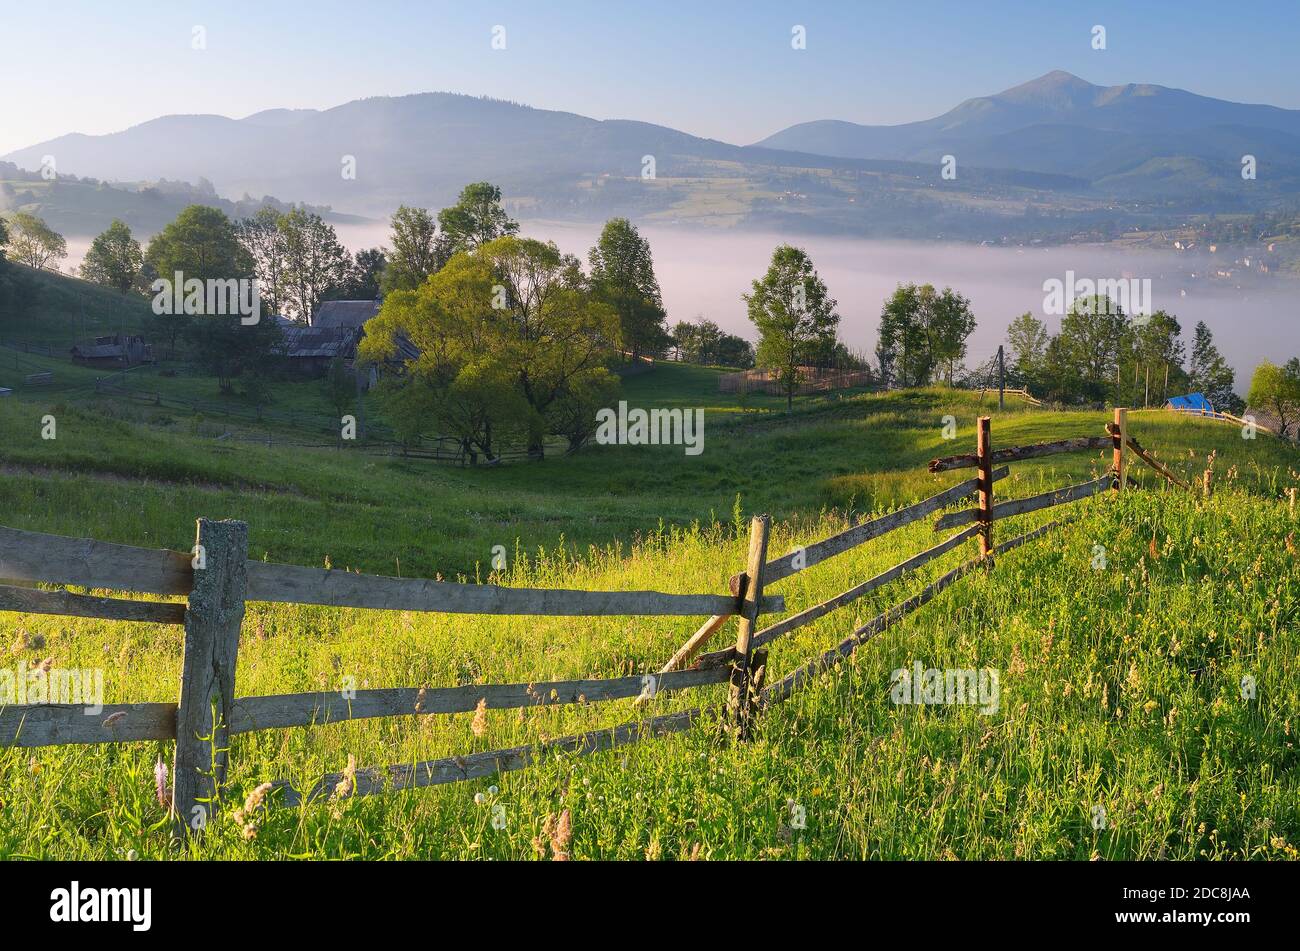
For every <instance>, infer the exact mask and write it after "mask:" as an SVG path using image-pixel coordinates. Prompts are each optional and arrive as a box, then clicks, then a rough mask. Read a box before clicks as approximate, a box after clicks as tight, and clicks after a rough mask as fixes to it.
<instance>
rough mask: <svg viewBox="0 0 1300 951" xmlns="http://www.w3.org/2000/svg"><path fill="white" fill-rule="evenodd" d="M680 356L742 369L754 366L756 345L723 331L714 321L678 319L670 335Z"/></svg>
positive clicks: (691, 361) (693, 360) (679, 357)
mask: <svg viewBox="0 0 1300 951" xmlns="http://www.w3.org/2000/svg"><path fill="white" fill-rule="evenodd" d="M669 340H670V341H671V343H672V346H673V348H674V349H675V350H676V351H677V356H678V359H680V360H684V361H686V362H687V363H704V364H712V365H717V366H725V367H739V368H740V369H742V370H745V369H748V368H750V367H752V366H753V365H754V345H753V344H752V343H750V342H749V341H748V340H746V339H745V338H744V337H737V336H736V335H735V334H729V333H724V332H723V330H722V329H721V328H720V327H719V326H718V325H717V324H715V323H714V322H713V321H711V320H705V319H704V318H703V317H696V318H695V321H694V322H691V321H686V320H679V321H678V322H677V324H676V325H675V326H674V327H673V331H672V334H671V335H670V337H669Z"/></svg>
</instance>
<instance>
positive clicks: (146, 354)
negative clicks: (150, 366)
mask: <svg viewBox="0 0 1300 951" xmlns="http://www.w3.org/2000/svg"><path fill="white" fill-rule="evenodd" d="M71 353H72V359H73V362H75V363H81V364H84V365H86V366H98V367H132V366H136V365H138V364H141V363H153V347H151V346H150V345H149V344H148V343H147V342H146V341H145V339H144V337H143V336H141V335H140V334H130V335H128V334H110V335H109V336H106V337H96V338H95V339H94V340H93V341H85V342H82V343H77V344H74V345H73V347H72V351H71Z"/></svg>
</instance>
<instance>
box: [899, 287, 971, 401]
mask: <svg viewBox="0 0 1300 951" xmlns="http://www.w3.org/2000/svg"><path fill="white" fill-rule="evenodd" d="M974 330H975V315H974V314H972V313H971V309H970V301H969V300H968V299H967V298H965V297H963V296H962V295H961V294H958V293H957V292H956V291H954V290H953V289H952V288H950V287H945V288H944V289H943V291H942V292H940V291H936V290H935V288H934V285H933V284H923V285H917V284H900V285H899V286H898V289H897V290H895V291H894V293H893V294H892V295H891V296H890V297H889V298H888V299H887V300H886V301H885V305H884V307H883V309H882V310H881V312H880V331H879V340H878V342H877V345H876V356H877V359H878V360H880V363H881V376H882V378H885V379H886V380H888V381H896V382H897V383H898V384H899V385H901V386H924V385H925V384H927V383H929V382H931V380H933V379H934V378H935V376H936V374H940V373H942V374H943V375H944V376H946V377H947V380H948V383H949V385H951V384H952V378H953V373H954V370H955V369H956V366H957V363H958V362H959V361H960V360H961V358H962V357H964V356H965V355H966V340H967V338H968V337H969V336H970V335H971V333H972V332H973V331H974Z"/></svg>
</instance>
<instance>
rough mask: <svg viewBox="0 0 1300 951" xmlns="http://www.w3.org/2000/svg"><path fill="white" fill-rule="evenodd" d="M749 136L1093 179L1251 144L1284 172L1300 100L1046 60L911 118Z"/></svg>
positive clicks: (781, 143)
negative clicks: (1179, 85)
mask: <svg viewBox="0 0 1300 951" xmlns="http://www.w3.org/2000/svg"><path fill="white" fill-rule="evenodd" d="M756 144H757V145H760V146H763V147H767V148H777V149H790V150H798V151H807V152H816V153H818V154H821V155H829V156H833V157H841V158H860V159H893V160H897V161H911V162H927V163H929V162H938V161H940V159H941V158H942V156H944V155H954V156H955V157H956V158H957V161H958V163H960V164H969V165H975V166H989V167H997V168H1016V169H1022V170H1026V171H1038V172H1045V173H1053V174H1062V175H1081V176H1083V177H1085V178H1088V179H1089V180H1090V181H1093V182H1094V183H1095V182H1097V181H1099V180H1104V179H1106V178H1107V177H1109V176H1121V175H1124V174H1125V173H1130V172H1132V171H1134V170H1135V169H1139V168H1141V166H1142V165H1143V164H1145V163H1150V162H1153V161H1156V160H1160V159H1180V158H1181V159H1191V160H1194V163H1195V164H1196V165H1197V166H1198V167H1201V168H1206V167H1208V166H1211V165H1213V166H1221V165H1222V164H1223V163H1225V162H1229V161H1232V162H1237V163H1240V160H1241V157H1242V156H1243V155H1247V154H1255V153H1256V152H1258V153H1261V154H1260V155H1259V156H1257V157H1259V158H1260V159H1261V161H1263V160H1265V159H1266V160H1267V161H1269V162H1271V163H1272V164H1273V166H1274V169H1275V170H1276V171H1279V172H1281V173H1284V174H1286V175H1288V176H1292V177H1294V176H1295V175H1296V174H1297V172H1300V110H1294V109H1281V108H1278V107H1276V106H1267V105H1251V104H1243V103H1235V102H1228V101H1227V100H1223V99H1212V98H1210V97H1207V96H1199V95H1196V94H1195V93H1190V92H1186V91H1184V90H1181V89H1172V88H1169V87H1166V86H1157V85H1152V84H1147V83H1142V84H1138V83H1129V84H1127V85H1122V86H1095V85H1093V84H1092V83H1089V82H1087V81H1085V80H1083V79H1080V78H1079V77H1077V76H1074V75H1071V74H1070V73H1067V72H1064V71H1062V70H1056V71H1054V72H1050V73H1047V74H1046V75H1044V76H1040V77H1038V78H1037V79H1034V80H1031V81H1030V82H1027V83H1024V84H1022V85H1019V86H1016V87H1014V88H1012V89H1008V90H1006V91H1004V92H1001V93H998V94H997V95H993V96H981V97H977V98H974V99H967V100H966V101H965V102H963V103H961V104H960V105H958V106H957V107H955V108H954V109H952V110H950V111H949V112H946V113H944V114H943V115H941V116H936V117H935V118H933V119H926V120H924V121H921V122H910V123H906V124H903V125H894V126H869V125H858V124H856V123H852V122H843V121H839V120H821V121H815V122H803V123H800V124H798V125H793V126H790V127H789V128H787V129H783V130H782V131H780V132H777V133H775V134H773V135H770V136H768V137H767V138H765V139H763V140H762V141H761V142H758V143H756ZM1153 178H1154V176H1153ZM1161 178H1162V180H1161V181H1148V183H1147V184H1148V185H1153V186H1155V187H1157V188H1159V189H1161V190H1167V189H1168V188H1170V187H1171V186H1175V185H1177V184H1181V183H1182V182H1183V181H1184V180H1185V176H1181V177H1180V176H1175V177H1174V178H1173V179H1172V180H1171V179H1170V177H1169V176H1168V175H1165V176H1162V177H1161Z"/></svg>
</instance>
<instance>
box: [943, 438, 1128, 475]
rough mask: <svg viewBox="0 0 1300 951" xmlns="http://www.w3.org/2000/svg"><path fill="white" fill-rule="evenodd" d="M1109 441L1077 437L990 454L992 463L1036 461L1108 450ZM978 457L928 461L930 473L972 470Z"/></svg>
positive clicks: (974, 455) (971, 454)
mask: <svg viewBox="0 0 1300 951" xmlns="http://www.w3.org/2000/svg"><path fill="white" fill-rule="evenodd" d="M1110 447H1111V440H1110V437H1108V436H1078V437H1075V438H1072V439H1061V440H1058V441H1057V442H1040V443H1035V444H1034V445H1032V446H1009V447H1008V448H1006V449H995V450H993V453H992V459H993V462H994V463H998V462H1019V461H1021V460H1023V459H1037V458H1039V457H1040V456H1053V455H1056V454H1057V453H1061V452H1080V451H1082V450H1085V449H1088V450H1090V449H1109V448H1110ZM979 461H980V460H979V455H978V454H977V453H973V452H967V453H962V454H961V455H957V456H944V457H943V458H941V459H932V460H931V461H930V471H931V472H948V471H949V470H952V469H972V468H974V467H975V466H978V465H979Z"/></svg>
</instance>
